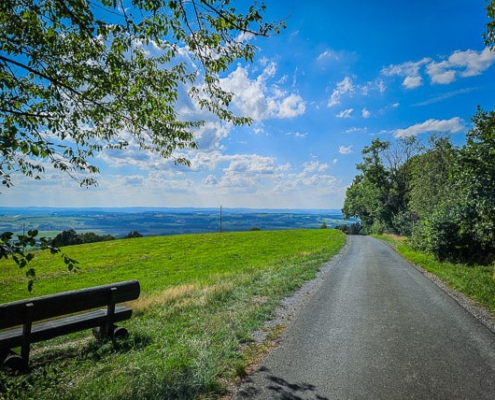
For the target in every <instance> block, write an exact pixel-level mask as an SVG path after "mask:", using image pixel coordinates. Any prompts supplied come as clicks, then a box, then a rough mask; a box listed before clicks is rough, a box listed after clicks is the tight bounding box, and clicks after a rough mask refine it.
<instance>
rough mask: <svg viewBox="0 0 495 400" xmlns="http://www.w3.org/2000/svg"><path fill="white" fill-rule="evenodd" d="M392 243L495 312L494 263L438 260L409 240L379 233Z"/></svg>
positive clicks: (416, 263)
mask: <svg viewBox="0 0 495 400" xmlns="http://www.w3.org/2000/svg"><path fill="white" fill-rule="evenodd" d="M376 237H377V238H379V239H381V240H385V241H387V242H389V243H391V244H392V245H393V246H394V247H395V248H396V250H397V252H398V253H399V254H401V255H402V256H403V257H404V258H406V259H407V260H409V261H410V262H412V263H413V264H415V265H417V266H419V267H421V268H423V269H425V270H426V271H428V272H431V273H433V274H435V275H436V276H438V277H439V278H440V279H441V280H442V281H443V282H444V283H446V284H447V285H449V286H450V287H452V288H454V289H456V290H457V291H459V292H461V293H463V294H465V295H466V296H467V297H469V298H471V299H473V300H476V301H477V302H479V304H481V305H482V306H484V307H486V308H487V309H488V310H490V311H491V312H492V313H495V280H494V276H493V272H494V269H493V266H468V265H463V264H452V263H446V262H438V261H436V260H435V259H434V258H433V257H432V256H430V255H427V254H424V253H421V252H418V251H415V250H413V249H412V248H411V246H409V245H408V244H407V241H405V240H401V239H400V238H393V237H390V236H376Z"/></svg>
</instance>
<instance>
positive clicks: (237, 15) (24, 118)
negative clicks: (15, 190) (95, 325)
mask: <svg viewBox="0 0 495 400" xmlns="http://www.w3.org/2000/svg"><path fill="white" fill-rule="evenodd" d="M240 7H241V6H238V7H237V6H236V7H234V6H233V5H232V4H231V1H230V0H221V1H215V0H188V1H185V0H39V1H33V0H2V1H0V180H1V182H2V185H3V186H4V187H10V186H12V185H13V184H14V176H15V174H16V173H21V174H24V175H25V176H28V177H32V178H35V179H41V177H42V175H43V173H44V172H45V168H46V167H47V165H50V166H52V167H54V168H55V169H58V170H61V171H65V172H66V173H68V174H69V175H71V176H72V177H73V178H74V179H76V180H77V181H78V182H79V183H80V184H81V185H83V186H88V185H96V184H97V182H96V180H95V179H94V174H95V173H97V172H98V167H97V166H96V165H94V164H92V161H91V160H92V157H94V156H96V155H97V154H98V153H99V152H101V151H103V150H105V149H111V150H114V149H115V150H118V149H125V148H127V147H129V146H131V145H133V146H137V147H139V148H140V149H141V150H145V151H150V152H154V153H157V154H159V155H161V156H162V157H164V158H173V159H174V160H175V162H177V163H179V164H186V165H187V164H189V161H188V160H187V159H186V158H185V157H184V156H182V155H180V153H178V151H180V150H182V149H186V148H196V147H197V144H196V142H195V140H194V130H195V129H196V128H197V127H199V126H201V125H202V121H201V120H200V118H199V117H198V113H195V112H180V111H179V110H178V109H177V104H178V102H179V100H185V99H187V100H188V101H189V103H190V104H192V106H191V109H194V110H198V109H202V110H206V111H208V112H210V113H211V114H213V115H214V116H216V117H217V118H219V119H221V120H225V121H227V122H229V123H232V124H247V123H250V119H249V118H246V117H243V116H236V115H234V114H233V112H232V111H231V109H230V108H229V105H230V102H231V100H232V96H233V94H232V93H229V92H227V91H225V90H224V89H223V88H222V87H221V85H220V78H221V74H222V73H225V72H226V71H227V70H228V69H229V67H230V66H231V65H232V63H234V62H235V61H237V60H245V61H247V62H250V61H252V60H253V57H254V54H255V50H256V48H255V47H254V45H253V44H251V43H250V42H249V40H245V38H246V37H248V36H253V35H260V36H269V35H271V34H276V33H278V31H279V30H280V29H281V28H283V27H284V24H283V23H282V22H275V23H272V22H265V21H264V20H263V13H264V12H265V5H264V4H263V3H261V4H259V3H257V2H256V0H253V4H251V5H248V6H247V7H246V8H245V9H241V8H240ZM35 236H36V235H34V232H32V235H27V236H23V237H19V238H18V240H14V239H13V235H12V234H11V233H5V234H4V235H3V236H2V241H1V242H0V249H1V253H0V255H1V256H2V257H7V256H12V257H13V259H14V261H16V262H18V264H19V266H20V267H24V266H26V264H27V262H28V261H29V260H30V258H31V255H29V254H28V255H24V253H23V252H24V243H25V242H29V243H31V241H32V240H35ZM47 246H49V247H50V248H51V249H52V250H53V251H58V249H57V247H56V246H55V245H49V244H47ZM69 265H72V264H70V262H69ZM30 274H31V275H30V276H31V278H34V270H30ZM30 282H31V281H30ZM30 285H31V286H32V283H31V284H30ZM31 286H30V287H31Z"/></svg>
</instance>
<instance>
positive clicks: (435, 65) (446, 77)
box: [426, 48, 495, 84]
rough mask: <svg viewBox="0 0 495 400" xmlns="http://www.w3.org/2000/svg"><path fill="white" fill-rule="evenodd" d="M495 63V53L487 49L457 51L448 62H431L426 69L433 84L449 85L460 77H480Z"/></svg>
mask: <svg viewBox="0 0 495 400" xmlns="http://www.w3.org/2000/svg"><path fill="white" fill-rule="evenodd" d="M494 62H495V52H493V51H490V49H489V48H485V49H484V50H483V51H480V52H477V51H475V50H466V51H459V50H458V51H455V52H454V53H452V54H451V55H450V57H449V58H448V59H447V60H444V61H440V62H431V63H429V64H428V66H427V68H426V73H427V74H428V75H429V76H430V78H431V81H432V83H438V84H449V83H452V82H454V81H455V80H457V79H458V78H459V77H461V78H466V77H471V76H476V75H480V74H481V73H483V72H484V71H485V70H487V69H488V68H490V66H491V65H492V64H493V63H494Z"/></svg>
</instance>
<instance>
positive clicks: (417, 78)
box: [381, 57, 431, 89]
mask: <svg viewBox="0 0 495 400" xmlns="http://www.w3.org/2000/svg"><path fill="white" fill-rule="evenodd" d="M430 61H431V59H430V58H427V57H425V58H423V59H422V60H420V61H416V62H413V61H408V62H405V63H403V64H398V65H389V66H388V67H386V68H383V69H382V71H381V72H382V74H383V75H385V76H394V75H397V76H401V77H404V81H403V82H402V85H403V86H404V87H406V88H407V89H414V88H417V87H418V86H421V85H422V84H423V78H422V77H421V75H420V68H421V67H422V66H423V65H425V64H427V63H429V62H430Z"/></svg>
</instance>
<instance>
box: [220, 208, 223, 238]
mask: <svg viewBox="0 0 495 400" xmlns="http://www.w3.org/2000/svg"><path fill="white" fill-rule="evenodd" d="M222 232H223V221H222V206H220V233H222Z"/></svg>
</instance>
